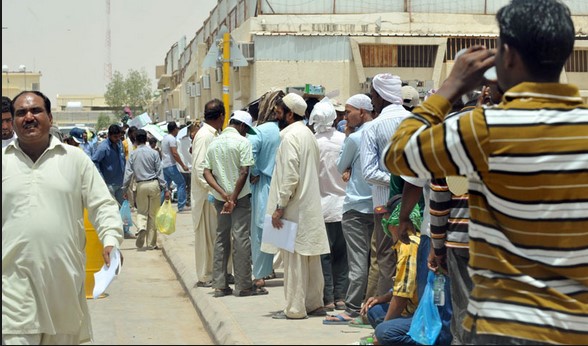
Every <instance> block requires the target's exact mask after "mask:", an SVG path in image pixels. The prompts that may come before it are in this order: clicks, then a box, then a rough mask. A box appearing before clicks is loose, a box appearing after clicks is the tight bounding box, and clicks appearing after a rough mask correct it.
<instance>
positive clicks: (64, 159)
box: [2, 91, 123, 345]
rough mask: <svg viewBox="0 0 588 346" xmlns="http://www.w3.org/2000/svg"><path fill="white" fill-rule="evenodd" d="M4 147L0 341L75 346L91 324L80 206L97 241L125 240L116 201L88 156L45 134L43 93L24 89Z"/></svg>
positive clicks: (107, 254)
mask: <svg viewBox="0 0 588 346" xmlns="http://www.w3.org/2000/svg"><path fill="white" fill-rule="evenodd" d="M10 113H11V114H12V120H13V121H14V130H15V131H16V134H17V135H18V138H17V139H16V140H15V141H14V142H12V143H10V144H9V145H8V146H6V148H3V149H2V345H17V344H18V345H25V344H30V345H49V344H55V345H79V344H80V343H85V342H88V341H90V339H91V336H92V335H91V334H92V327H91V321H90V313H89V311H88V305H87V303H86V295H85V289H84V285H85V283H84V278H85V269H86V268H85V264H86V256H85V252H84V250H85V246H86V233H85V232H84V209H87V210H88V219H89V221H90V222H91V223H92V225H94V227H95V230H96V232H97V234H98V238H99V239H100V242H101V243H102V245H103V250H102V257H103V259H104V263H106V265H110V264H111V254H112V251H114V249H115V248H119V247H120V244H121V243H122V241H123V225H122V219H121V217H120V214H119V210H118V204H117V202H116V201H115V200H114V198H113V197H112V196H111V195H110V192H108V187H107V186H106V183H105V182H104V179H102V177H101V176H100V173H99V172H98V170H97V169H96V166H94V163H93V162H92V160H90V158H89V157H88V155H86V154H85V153H84V152H83V151H82V150H79V149H78V148H75V147H72V146H69V145H66V144H63V143H61V142H60V141H59V140H58V139H57V138H55V137H54V136H53V135H50V134H49V129H50V128H51V123H52V122H53V115H52V114H51V102H50V101H49V98H47V96H45V95H44V94H42V93H41V92H39V91H24V92H22V93H20V94H18V95H17V96H16V97H15V98H14V100H13V101H12V105H11V106H10Z"/></svg>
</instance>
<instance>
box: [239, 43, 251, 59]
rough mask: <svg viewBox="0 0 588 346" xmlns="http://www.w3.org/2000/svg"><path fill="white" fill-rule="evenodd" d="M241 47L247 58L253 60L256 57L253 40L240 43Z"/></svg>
mask: <svg viewBox="0 0 588 346" xmlns="http://www.w3.org/2000/svg"><path fill="white" fill-rule="evenodd" d="M239 49H240V50H241V53H243V56H244V57H245V60H247V61H252V60H253V58H254V57H255V46H254V44H253V42H242V43H239Z"/></svg>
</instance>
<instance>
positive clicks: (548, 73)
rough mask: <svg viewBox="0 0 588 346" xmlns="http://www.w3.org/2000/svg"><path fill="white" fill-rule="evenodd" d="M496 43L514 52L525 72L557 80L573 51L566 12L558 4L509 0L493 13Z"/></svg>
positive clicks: (571, 25)
mask: <svg viewBox="0 0 588 346" xmlns="http://www.w3.org/2000/svg"><path fill="white" fill-rule="evenodd" d="M496 20H497V22H498V27H499V29H500V41H501V43H506V44H508V45H509V47H512V48H514V49H516V51H517V52H519V54H521V57H522V59H523V61H524V63H525V65H526V66H527V68H528V69H529V72H530V73H532V74H534V75H536V76H538V77H546V78H545V79H551V80H553V79H559V74H560V73H561V71H562V69H563V66H564V64H565V63H566V61H567V60H568V58H569V56H570V54H572V51H573V49H574V39H575V30H574V23H573V22H572V17H571V13H570V9H569V8H568V7H567V6H566V5H565V4H564V3H562V2H561V1H559V0H512V1H511V2H510V3H509V4H508V5H506V6H504V7H502V8H501V9H500V10H498V12H497V13H496Z"/></svg>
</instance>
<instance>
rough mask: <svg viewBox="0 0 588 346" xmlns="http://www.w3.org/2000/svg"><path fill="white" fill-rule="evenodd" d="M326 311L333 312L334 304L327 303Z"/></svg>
mask: <svg viewBox="0 0 588 346" xmlns="http://www.w3.org/2000/svg"><path fill="white" fill-rule="evenodd" d="M325 310H326V311H335V303H329V304H326V305H325Z"/></svg>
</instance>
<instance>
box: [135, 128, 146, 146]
mask: <svg viewBox="0 0 588 346" xmlns="http://www.w3.org/2000/svg"><path fill="white" fill-rule="evenodd" d="M135 141H136V142H137V145H139V144H145V143H147V131H145V130H143V129H138V130H137V131H135Z"/></svg>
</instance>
